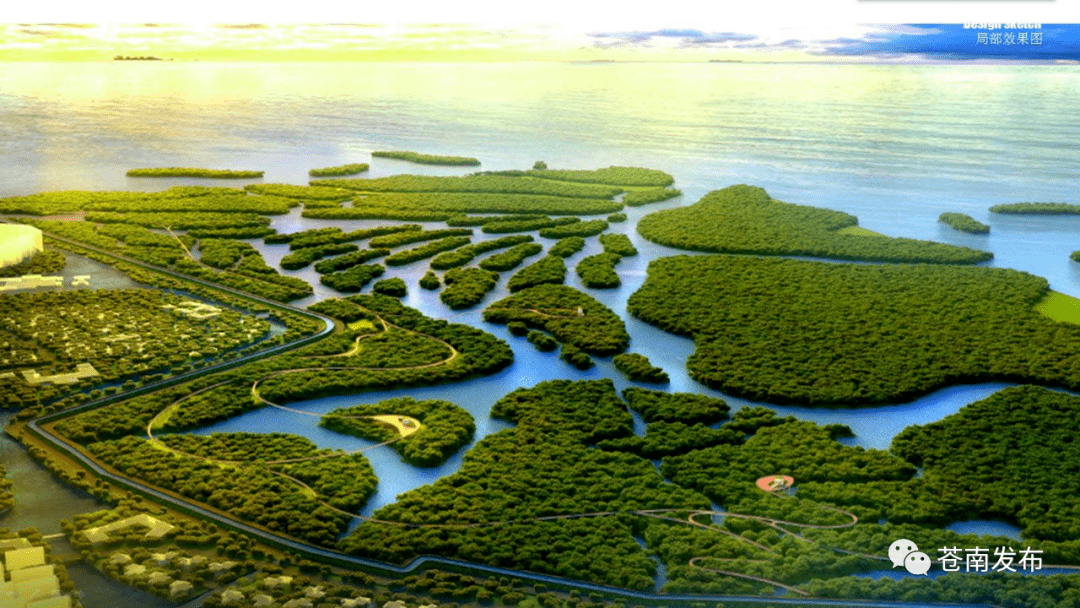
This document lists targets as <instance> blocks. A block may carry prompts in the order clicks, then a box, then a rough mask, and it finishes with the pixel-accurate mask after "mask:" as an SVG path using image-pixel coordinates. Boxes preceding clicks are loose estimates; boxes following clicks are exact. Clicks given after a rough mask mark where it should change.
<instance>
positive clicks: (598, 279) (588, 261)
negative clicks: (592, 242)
mask: <svg viewBox="0 0 1080 608" xmlns="http://www.w3.org/2000/svg"><path fill="white" fill-rule="evenodd" d="M621 259H622V256H621V255H619V254H617V253H608V252H604V253H598V254H596V255H590V256H586V257H584V258H582V259H581V261H580V262H578V265H577V268H576V269H575V270H576V271H577V274H578V276H579V277H581V282H582V283H584V284H585V286H586V287H591V288H593V289H614V288H616V287H618V286H619V285H622V281H621V280H620V279H619V275H618V274H617V273H616V272H615V265H616V264H618V263H619V260H621Z"/></svg>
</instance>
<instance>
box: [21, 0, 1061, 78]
mask: <svg viewBox="0 0 1080 608" xmlns="http://www.w3.org/2000/svg"><path fill="white" fill-rule="evenodd" d="M1073 4H1075V3H1073ZM726 5H727V3H723V2H714V3H712V4H708V3H706V2H703V1H702V0H665V1H664V2H656V1H652V2H640V1H638V0H626V1H624V2H620V3H612V2H604V3H596V2H591V1H589V0H547V1H545V2H536V3H507V2H504V1H503V2H494V1H489V0H459V1H458V2H446V1H440V2H434V1H431V0H417V1H411V2H410V1H405V2H378V3H352V4H348V5H347V6H349V7H350V8H347V9H344V10H343V9H342V8H341V7H342V6H346V4H345V3H343V2H340V1H338V0H332V1H331V0H305V2H302V3H291V4H288V5H286V4H278V3H275V4H270V3H255V2H251V1H247V0H245V1H238V2H220V0H218V1H215V2H211V1H209V0H186V1H185V2H183V3H168V4H166V3H145V2H142V3H133V2H126V1H116V0H101V1H99V2H95V3H87V2H74V1H71V0H40V1H38V2H33V3H23V4H20V5H17V6H14V7H5V11H4V12H3V15H2V17H0V18H2V19H3V20H4V22H5V23H0V61H12V60H36V61H70V60H74V61H110V60H112V57H113V56H115V55H125V56H155V57H161V58H164V59H172V60H176V61H193V60H200V61H223V60H224V61H230V60H231V61H519V60H524V61H597V60H600V61H608V60H610V61H710V60H718V61H812V62H822V61H827V62H893V63H913V62H914V63H928V62H929V63H933V62H957V61H977V62H1001V61H1039V62H1062V61H1077V60H1080V28H1078V27H1076V26H1060V25H1050V24H1055V23H1070V22H1072V23H1080V10H1077V9H1075V8H1072V7H1070V6H1067V5H1066V4H1065V3H1064V2H1063V0H1050V1H1013V2H949V1H944V2H918V1H915V2H912V1H908V2H894V1H890V0H820V1H819V2H813V3H811V2H805V0H802V1H795V0H764V1H762V2H757V3H755V4H754V5H753V6H752V7H743V8H734V9H733V8H730V7H726V8H725V6H726ZM1070 11H1072V12H1073V13H1076V14H1075V15H1070V14H1069V12H1070ZM976 20H977V21H979V22H981V23H978V24H974V25H986V22H996V23H999V24H1001V25H1002V26H1003V27H1000V28H987V27H983V28H971V27H968V28H965V27H964V25H963V24H964V23H967V22H971V21H976ZM1018 21H1022V22H1020V23H1017V22H1018ZM881 24H886V25H881ZM969 25H970V24H969ZM1009 26H1012V27H1009ZM980 34H982V35H980Z"/></svg>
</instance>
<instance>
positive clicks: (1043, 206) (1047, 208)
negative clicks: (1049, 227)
mask: <svg viewBox="0 0 1080 608" xmlns="http://www.w3.org/2000/svg"><path fill="white" fill-rule="evenodd" d="M990 213H1007V214H1023V213H1030V214H1036V215H1071V214H1075V213H1080V205H1070V204H1069V203H1009V204H1005V205H994V206H993V207H990Z"/></svg>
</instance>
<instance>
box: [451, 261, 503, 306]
mask: <svg viewBox="0 0 1080 608" xmlns="http://www.w3.org/2000/svg"><path fill="white" fill-rule="evenodd" d="M443 281H444V282H445V283H446V288H445V289H443V290H442V292H441V293H439V299H440V300H442V302H443V304H446V305H447V306H449V307H450V308H453V309H454V310H460V309H462V308H468V307H470V306H474V305H476V304H479V303H480V300H483V299H484V296H486V295H487V293H488V292H489V291H491V290H492V289H495V285H496V284H498V282H499V273H497V272H492V271H490V270H484V269H483V268H453V269H451V270H449V271H447V272H446V274H445V275H443Z"/></svg>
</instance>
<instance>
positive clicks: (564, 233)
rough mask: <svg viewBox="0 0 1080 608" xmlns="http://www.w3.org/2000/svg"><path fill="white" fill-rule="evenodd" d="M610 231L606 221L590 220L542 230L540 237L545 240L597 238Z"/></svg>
mask: <svg viewBox="0 0 1080 608" xmlns="http://www.w3.org/2000/svg"><path fill="white" fill-rule="evenodd" d="M607 229H608V223H607V222H606V221H604V220H589V221H587V222H574V223H573V224H566V225H565V226H553V227H551V228H542V229H541V230H540V233H539V234H540V236H542V237H544V238H545V239H562V238H566V237H568V236H580V237H586V236H595V235H597V234H600V233H601V232H603V231H605V230H607Z"/></svg>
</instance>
